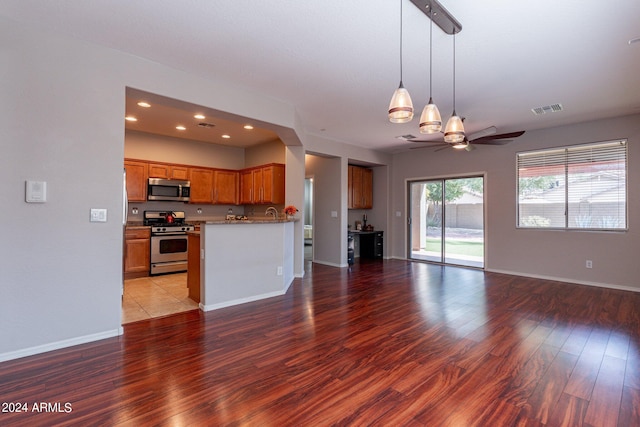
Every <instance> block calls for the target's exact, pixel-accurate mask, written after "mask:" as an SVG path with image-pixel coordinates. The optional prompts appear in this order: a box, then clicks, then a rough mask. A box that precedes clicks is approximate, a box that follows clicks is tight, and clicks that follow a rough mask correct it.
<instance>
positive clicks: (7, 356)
mask: <svg viewBox="0 0 640 427" xmlns="http://www.w3.org/2000/svg"><path fill="white" fill-rule="evenodd" d="M122 333H123V328H122V327H120V328H118V329H112V330H110V331H105V332H100V333H97V334H91V335H84V336H81V337H76V338H70V339H67V340H62V341H55V342H52V343H49V344H43V345H37V346H35V347H29V348H24V349H21V350H16V351H10V352H7V353H1V354H0V362H6V361H7V360H14V359H20V358H22V357H27V356H33V355H35V354H40V353H46V352H48V351H53V350H60V349H61V348H67V347H73V346H74V345H80V344H86V343H89V342H93V341H100V340H103V339H106V338H113V337H117V336H120V335H122Z"/></svg>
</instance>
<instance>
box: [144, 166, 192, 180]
mask: <svg viewBox="0 0 640 427" xmlns="http://www.w3.org/2000/svg"><path fill="white" fill-rule="evenodd" d="M149 178H164V179H180V180H185V181H186V180H188V179H189V168H188V167H187V166H183V165H172V164H170V163H149Z"/></svg>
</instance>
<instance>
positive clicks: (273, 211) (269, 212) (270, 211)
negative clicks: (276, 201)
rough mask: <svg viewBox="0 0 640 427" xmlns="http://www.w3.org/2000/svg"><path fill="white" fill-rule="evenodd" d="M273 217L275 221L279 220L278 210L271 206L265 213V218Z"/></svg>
mask: <svg viewBox="0 0 640 427" xmlns="http://www.w3.org/2000/svg"><path fill="white" fill-rule="evenodd" d="M269 215H271V216H273V219H277V218H278V210H277V209H276V208H274V207H273V206H269V207H268V208H267V210H266V212H265V213H264V216H269Z"/></svg>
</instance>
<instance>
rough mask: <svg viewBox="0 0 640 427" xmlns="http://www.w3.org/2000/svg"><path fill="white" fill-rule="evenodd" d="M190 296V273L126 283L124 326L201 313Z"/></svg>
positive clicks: (134, 280) (153, 277)
mask: <svg viewBox="0 0 640 427" xmlns="http://www.w3.org/2000/svg"><path fill="white" fill-rule="evenodd" d="M187 295H188V289H187V273H176V274H166V275H162V276H151V277H141V278H138V279H129V280H125V281H124V297H123V298H122V324H125V323H131V322H136V321H138V320H144V319H150V318H152V317H162V316H167V315H169V314H174V313H180V312H183V311H189V310H194V309H197V308H198V304H197V303H196V302H195V301H193V300H191V299H190V298H189V297H188V296H187Z"/></svg>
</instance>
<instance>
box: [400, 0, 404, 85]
mask: <svg viewBox="0 0 640 427" xmlns="http://www.w3.org/2000/svg"><path fill="white" fill-rule="evenodd" d="M402 1H403V0H400V86H402Z"/></svg>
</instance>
